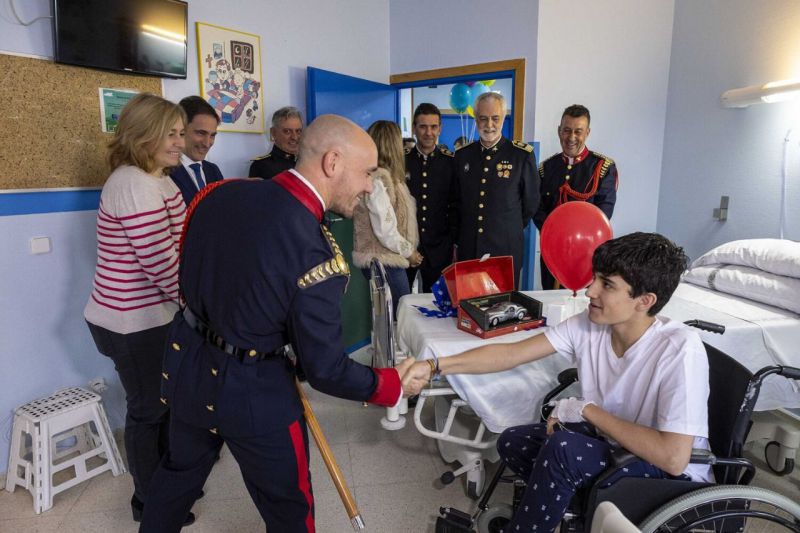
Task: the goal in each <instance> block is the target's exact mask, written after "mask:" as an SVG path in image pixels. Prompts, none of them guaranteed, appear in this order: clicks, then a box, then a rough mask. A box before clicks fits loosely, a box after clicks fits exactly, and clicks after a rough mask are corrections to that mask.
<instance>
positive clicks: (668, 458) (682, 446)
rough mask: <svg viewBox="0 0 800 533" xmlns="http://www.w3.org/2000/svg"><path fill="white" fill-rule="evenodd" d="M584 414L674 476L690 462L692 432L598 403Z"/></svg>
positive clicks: (589, 420) (692, 441)
mask: <svg viewBox="0 0 800 533" xmlns="http://www.w3.org/2000/svg"><path fill="white" fill-rule="evenodd" d="M583 418H584V419H585V420H586V421H587V422H589V423H590V424H592V425H594V426H595V427H596V428H597V429H598V430H600V431H601V432H603V433H605V434H606V435H608V436H609V437H611V438H612V439H614V440H615V441H617V442H619V443H620V445H622V447H623V448H625V449H626V450H628V451H629V452H631V453H633V454H635V455H636V456H638V457H641V458H642V459H644V460H645V461H647V462H648V463H650V464H652V465H655V466H657V467H658V468H660V469H661V470H663V471H665V472H667V473H669V474H672V475H673V476H679V475H681V474H682V473H683V471H684V470H686V465H688V464H689V458H690V457H691V455H692V445H693V443H694V437H693V436H692V435H684V434H682V433H671V432H668V431H659V430H657V429H653V428H650V427H647V426H642V425H640V424H635V423H633V422H628V421H627V420H623V419H622V418H619V417H616V416H614V415H612V414H611V413H609V412H608V411H605V410H603V409H602V408H600V407H598V406H596V405H594V404H588V405H587V406H586V407H584V409H583Z"/></svg>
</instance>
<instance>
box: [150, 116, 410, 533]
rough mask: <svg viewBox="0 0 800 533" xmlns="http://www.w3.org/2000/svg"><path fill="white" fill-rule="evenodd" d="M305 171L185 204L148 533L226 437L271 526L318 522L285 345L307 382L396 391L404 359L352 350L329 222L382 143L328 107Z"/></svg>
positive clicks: (168, 515) (171, 520)
mask: <svg viewBox="0 0 800 533" xmlns="http://www.w3.org/2000/svg"><path fill="white" fill-rule="evenodd" d="M299 155H300V157H299V160H298V165H297V169H296V170H290V171H287V172H283V173H281V174H279V175H277V176H276V177H275V178H273V179H272V180H268V181H260V180H228V181H227V182H222V183H219V184H217V185H216V186H212V187H208V188H206V189H205V190H204V191H203V196H202V198H201V199H200V200H199V201H197V202H196V203H195V204H194V206H193V207H194V208H193V209H192V210H191V211H190V213H189V214H188V215H187V222H186V224H185V226H184V233H183V239H182V243H181V248H182V252H181V274H180V286H181V291H182V294H183V296H184V299H185V302H186V307H185V309H184V310H183V311H182V312H179V313H178V314H177V315H176V316H175V319H174V321H173V323H172V326H171V329H170V333H169V339H168V342H167V347H166V353H165V358H164V369H163V374H162V393H163V398H162V402H164V403H165V404H166V405H169V406H170V411H171V413H170V416H171V417H170V450H169V452H168V454H167V456H166V457H165V458H164V460H163V461H162V464H161V466H160V467H159V470H158V471H157V472H156V474H155V476H154V478H153V481H152V483H151V491H150V493H149V495H148V500H147V502H146V503H145V509H144V518H143V521H142V526H141V531H142V532H146V533H151V532H177V531H179V530H180V527H181V522H183V517H185V516H186V513H188V512H189V507H190V506H191V504H192V503H193V502H194V499H195V498H196V497H197V495H198V494H199V491H200V489H201V487H202V486H203V482H204V481H205V479H206V477H207V476H208V474H209V472H210V470H211V467H212V465H213V462H214V456H215V455H216V453H217V451H218V450H219V449H220V447H221V446H222V444H223V443H226V444H227V445H228V448H229V449H230V451H231V453H232V454H233V456H234V458H235V459H236V461H237V462H238V463H239V466H240V468H241V471H242V475H243V477H244V481H245V484H246V486H247V489H248V491H249V492H250V495H251V497H252V499H253V502H254V503H255V504H256V506H257V507H258V510H259V512H260V513H261V516H262V517H263V519H264V521H265V522H266V525H267V528H268V529H269V531H279V532H281V533H294V532H301V531H302V532H309V531H314V499H313V493H312V490H311V479H310V475H309V471H308V462H309V457H308V436H307V433H306V422H305V419H304V416H303V407H302V405H301V401H300V398H299V395H298V392H297V390H296V388H295V378H294V370H293V368H292V367H291V364H290V362H289V361H288V360H287V359H286V358H285V357H284V356H283V354H284V349H283V347H284V345H286V344H287V343H290V344H291V345H292V347H293V348H294V352H295V353H296V354H297V357H298V358H299V359H300V360H301V361H302V363H303V367H304V369H305V371H306V375H307V377H308V382H309V383H310V385H311V386H312V387H314V388H315V389H317V390H320V391H322V392H324V393H326V394H330V395H333V396H338V397H341V398H347V399H351V400H356V401H369V402H372V403H375V404H378V405H382V406H391V405H395V404H396V403H397V402H398V401H399V399H400V396H401V392H402V391H401V384H400V373H399V370H402V371H404V370H405V369H406V368H407V367H408V366H410V363H405V362H404V363H402V364H401V365H400V366H399V367H398V369H394V368H386V369H372V368H369V367H367V366H363V365H360V364H358V363H356V362H354V361H353V360H351V359H350V358H348V357H347V355H346V354H345V353H344V347H343V343H342V328H341V315H340V305H341V299H342V295H343V293H344V290H345V287H346V285H347V282H348V279H349V271H348V266H347V262H346V261H345V259H344V257H343V256H342V252H341V250H340V248H339V246H338V245H337V244H336V242H335V240H334V238H333V236H332V235H331V233H330V231H328V229H327V228H326V227H325V226H324V225H323V224H322V216H323V213H324V212H325V210H326V209H331V210H333V211H335V212H337V213H339V214H341V215H343V216H346V217H350V216H352V214H353V209H354V208H355V206H356V204H357V203H358V202H359V201H360V198H361V197H362V195H363V194H365V193H368V192H370V191H371V190H372V172H374V171H375V170H376V168H377V150H376V148H375V145H374V143H373V142H372V139H370V137H369V136H368V135H367V134H366V133H365V132H364V131H363V130H362V129H361V128H359V127H358V126H357V125H355V124H353V123H352V122H350V121H348V120H346V119H344V118H341V117H337V116H334V115H323V116H321V117H319V118H318V119H317V120H315V121H314V123H313V124H311V126H309V128H308V130H307V133H306V134H305V137H304V140H303V144H302V147H301V149H300V154H299Z"/></svg>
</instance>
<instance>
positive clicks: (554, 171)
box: [533, 104, 619, 289]
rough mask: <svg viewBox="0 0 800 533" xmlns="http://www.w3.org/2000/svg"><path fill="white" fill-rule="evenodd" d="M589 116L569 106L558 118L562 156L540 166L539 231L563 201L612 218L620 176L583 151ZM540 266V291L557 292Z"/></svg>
mask: <svg viewBox="0 0 800 533" xmlns="http://www.w3.org/2000/svg"><path fill="white" fill-rule="evenodd" d="M590 121H591V116H590V115H589V110H588V109H587V108H586V107H584V106H582V105H578V104H575V105H571V106H569V107H568V108H566V109H565V110H564V113H563V114H562V115H561V124H560V125H559V126H558V139H559V141H560V143H561V150H562V151H561V153H559V154H555V155H553V156H552V157H550V158H549V159H547V160H546V161H544V162H543V163H542V164H541V165H540V166H539V176H540V178H541V183H542V184H541V196H542V199H541V202H540V203H539V209H538V211H537V212H536V215H534V217H533V222H534V223H535V224H536V227H537V228H539V231H541V230H542V225H544V221H545V220H546V219H547V217H548V216H549V215H550V213H552V212H553V210H554V209H555V208H556V207H558V206H559V205H561V204H563V203H564V202H574V201H580V202H590V203H592V204H594V205H596V206H597V207H599V208H600V209H601V210H602V211H603V213H605V215H606V216H607V217H608V218H609V219H611V215H612V214H613V213H614V203H615V202H616V201H617V186H618V184H619V176H618V174H617V166H616V165H615V164H614V160H613V159H611V158H610V157H607V156H605V155H603V154H600V153H598V152H592V151H590V150H589V149H588V148H586V138H587V137H589V132H590V131H591V128H590V127H589V124H590ZM541 267H542V270H541V272H542V288H543V289H556V288H558V286H557V285H556V279H555V278H554V277H553V274H551V273H550V271H549V270H548V269H547V266H546V265H545V264H544V260H542V261H541Z"/></svg>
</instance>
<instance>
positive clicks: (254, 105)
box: [197, 22, 264, 133]
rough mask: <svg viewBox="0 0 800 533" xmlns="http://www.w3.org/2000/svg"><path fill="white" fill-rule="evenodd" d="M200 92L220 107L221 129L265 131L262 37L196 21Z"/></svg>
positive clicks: (210, 102)
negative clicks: (262, 89) (262, 88)
mask: <svg viewBox="0 0 800 533" xmlns="http://www.w3.org/2000/svg"><path fill="white" fill-rule="evenodd" d="M197 56H198V67H199V68H198V69H197V70H198V72H199V73H200V94H201V95H202V96H203V98H205V99H206V101H207V102H208V103H209V104H211V106H212V107H213V108H214V109H216V110H217V114H218V115H219V118H220V123H219V128H218V130H219V131H235V132H240V133H264V114H263V109H264V102H263V99H262V96H261V94H262V92H261V87H262V82H261V38H260V37H259V36H258V35H253V34H252V33H244V32H240V31H236V30H231V29H228V28H223V27H221V26H215V25H213V24H206V23H205V22H198V23H197Z"/></svg>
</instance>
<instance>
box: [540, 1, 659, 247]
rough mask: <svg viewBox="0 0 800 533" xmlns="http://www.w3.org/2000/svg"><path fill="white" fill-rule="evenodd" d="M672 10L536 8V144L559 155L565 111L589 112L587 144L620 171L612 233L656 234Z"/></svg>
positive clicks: (583, 5) (619, 4)
mask: <svg viewBox="0 0 800 533" xmlns="http://www.w3.org/2000/svg"><path fill="white" fill-rule="evenodd" d="M673 5H674V2H673V0H658V1H655V2H642V1H640V0H604V1H602V2H590V1H579V2H560V1H557V0H541V1H540V2H539V7H540V9H539V47H538V59H537V68H538V71H537V73H536V135H535V138H536V140H538V141H540V142H541V143H542V145H541V146H542V148H541V153H542V159H546V158H547V157H550V156H551V155H552V154H554V153H557V152H560V151H561V148H560V146H559V144H558V137H557V134H556V129H557V127H558V124H559V123H560V120H561V113H562V112H563V111H564V108H565V107H567V106H569V105H571V104H583V105H585V106H586V107H588V108H589V111H590V112H591V114H592V123H591V128H592V131H591V134H590V136H589V139H588V141H587V146H588V147H589V149H590V150H595V151H598V152H601V153H603V154H606V155H608V156H609V157H611V158H613V159H614V160H615V161H616V162H617V165H618V169H619V176H620V181H619V190H618V194H617V204H616V207H615V209H614V216H613V217H612V220H611V225H612V227H613V228H614V233H615V235H623V234H625V233H630V232H632V231H654V230H655V228H656V210H655V206H656V205H658V194H659V180H660V177H661V149H662V143H663V134H664V118H665V114H666V102H667V80H668V73H669V61H670V58H669V54H670V44H671V39H672V17H673Z"/></svg>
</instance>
